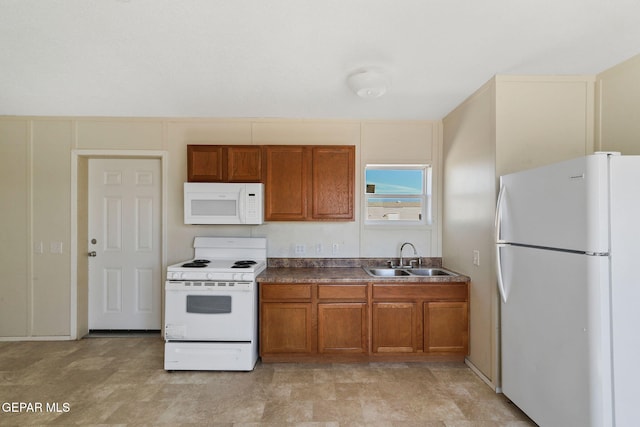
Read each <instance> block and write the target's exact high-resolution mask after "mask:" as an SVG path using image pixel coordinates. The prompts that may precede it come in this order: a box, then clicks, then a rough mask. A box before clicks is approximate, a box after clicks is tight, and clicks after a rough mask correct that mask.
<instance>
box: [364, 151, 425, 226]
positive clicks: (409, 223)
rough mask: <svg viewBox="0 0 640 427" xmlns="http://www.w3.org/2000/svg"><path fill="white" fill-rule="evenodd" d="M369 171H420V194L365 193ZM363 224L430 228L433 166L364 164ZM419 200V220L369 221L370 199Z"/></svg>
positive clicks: (423, 164) (422, 164)
mask: <svg viewBox="0 0 640 427" xmlns="http://www.w3.org/2000/svg"><path fill="white" fill-rule="evenodd" d="M369 170H421V171H422V193H421V194H376V193H368V192H367V171H369ZM362 173H363V180H362V182H363V185H362V195H363V214H362V215H363V222H364V224H365V225H367V226H369V225H380V226H387V227H389V226H390V227H403V226H430V225H432V224H433V212H432V208H433V201H432V197H433V166H432V165H431V164H429V163H420V164H401V163H389V164H366V165H365V166H364V168H363V172H362ZM398 198H402V199H420V201H421V205H422V209H421V212H420V215H421V217H422V219H420V220H415V221H412V220H402V219H397V220H390V219H385V220H381V219H369V200H370V199H398Z"/></svg>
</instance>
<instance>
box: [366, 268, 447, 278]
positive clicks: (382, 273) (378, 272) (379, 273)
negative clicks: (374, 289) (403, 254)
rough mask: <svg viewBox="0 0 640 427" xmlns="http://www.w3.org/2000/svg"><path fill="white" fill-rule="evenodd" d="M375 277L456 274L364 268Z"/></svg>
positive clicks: (430, 270)
mask: <svg viewBox="0 0 640 427" xmlns="http://www.w3.org/2000/svg"><path fill="white" fill-rule="evenodd" d="M362 269H363V270H364V271H366V272H367V273H368V274H369V275H370V276H373V277H398V276H400V277H401V276H421V277H434V276H455V275H456V274H455V273H452V272H451V271H448V270H445V269H444V268H385V267H362Z"/></svg>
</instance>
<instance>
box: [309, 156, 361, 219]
mask: <svg viewBox="0 0 640 427" xmlns="http://www.w3.org/2000/svg"><path fill="white" fill-rule="evenodd" d="M311 167H312V171H313V172H312V176H313V178H312V208H311V217H312V218H313V219H320V220H322V219H343V220H352V219H353V191H354V189H353V186H354V167H355V147H352V146H346V147H345V146H318V147H313V148H312V166H311Z"/></svg>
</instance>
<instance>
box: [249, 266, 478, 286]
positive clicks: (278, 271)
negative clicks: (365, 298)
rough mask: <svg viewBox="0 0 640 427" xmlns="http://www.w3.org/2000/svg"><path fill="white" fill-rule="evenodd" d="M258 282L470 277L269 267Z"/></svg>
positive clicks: (451, 279)
mask: <svg viewBox="0 0 640 427" xmlns="http://www.w3.org/2000/svg"><path fill="white" fill-rule="evenodd" d="M256 280H257V282H258V283H354V282H358V283H367V282H375V283H438V282H468V281H469V277H467V276H464V275H457V276H433V277H419V276H400V277H398V276H395V277H373V276H370V275H369V274H367V273H366V272H365V271H364V270H363V269H362V267H268V268H267V269H266V270H264V271H263V272H262V273H260V274H259V275H258V277H257V279H256Z"/></svg>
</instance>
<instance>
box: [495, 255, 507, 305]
mask: <svg viewBox="0 0 640 427" xmlns="http://www.w3.org/2000/svg"><path fill="white" fill-rule="evenodd" d="M505 246H507V245H505V244H504V243H497V244H496V269H497V271H496V273H497V274H496V276H497V278H498V290H499V291H500V296H501V297H502V302H504V303H505V304H506V303H507V291H506V288H505V287H504V280H503V279H502V260H501V259H500V249H501V248H503V247H505Z"/></svg>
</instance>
